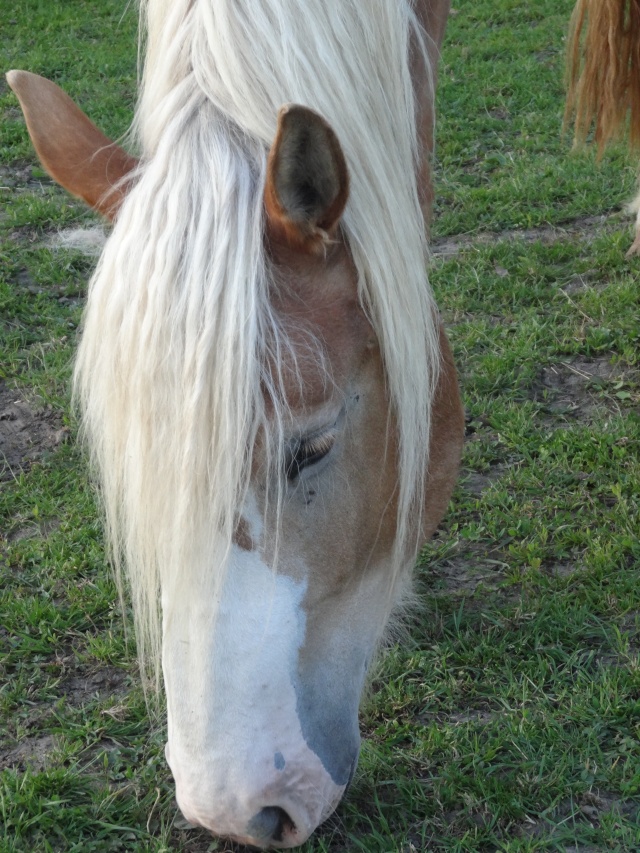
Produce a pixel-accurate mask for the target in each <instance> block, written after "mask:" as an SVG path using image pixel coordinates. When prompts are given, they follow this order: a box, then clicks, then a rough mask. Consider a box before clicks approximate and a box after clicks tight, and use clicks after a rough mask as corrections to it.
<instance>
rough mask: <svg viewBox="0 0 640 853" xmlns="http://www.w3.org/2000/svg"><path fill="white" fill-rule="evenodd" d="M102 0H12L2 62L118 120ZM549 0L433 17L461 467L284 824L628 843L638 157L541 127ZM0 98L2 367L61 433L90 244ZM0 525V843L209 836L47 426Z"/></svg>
mask: <svg viewBox="0 0 640 853" xmlns="http://www.w3.org/2000/svg"><path fill="white" fill-rule="evenodd" d="M125 5H126V4H125V2H124V0H103V2H101V3H88V2H80V0H66V2H64V3H63V2H52V0H47V2H36V0H29V2H26V0H25V2H23V3H21V4H14V7H13V10H12V11H11V12H10V15H11V17H10V19H7V20H4V21H3V27H2V32H1V34H0V58H1V63H0V64H1V65H2V68H3V69H8V68H11V67H18V68H28V69H29V70H32V71H36V72H39V73H42V74H45V75H46V76H49V77H51V78H52V79H54V80H56V81H57V82H59V83H60V84H62V85H63V86H64V87H65V88H66V89H67V90H68V91H69V92H70V94H71V95H72V96H73V97H74V98H76V99H77V100H78V101H79V102H80V103H81V104H82V106H83V107H84V109H85V110H86V111H87V112H88V113H89V114H90V115H91V116H92V117H93V118H95V120H96V121H97V122H98V123H99V124H101V125H102V126H103V127H104V129H105V130H106V132H107V133H109V134H111V135H113V136H118V135H120V134H122V133H123V132H124V131H125V130H126V127H127V123H128V121H129V117H130V110H131V104H132V102H133V97H134V89H135V63H136V55H135V53H136V34H135V25H136V19H135V12H134V10H133V9H131V8H129V9H127V10H125ZM571 7H572V2H571V0H554V2H552V1H551V0H541V1H540V2H538V3H535V4H531V3H526V2H524V0H492V2H488V0H460V2H457V3H455V8H456V14H455V15H454V16H452V18H451V20H450V22H449V30H448V38H447V43H446V47H445V50H444V54H443V61H442V66H441V73H440V82H439V96H438V97H439V102H438V107H439V125H438V152H437V164H436V179H437V199H436V210H435V220H434V237H435V246H436V249H438V246H440V245H442V244H443V243H444V242H448V243H449V244H450V245H451V244H454V248H455V249H456V252H455V253H454V254H449V255H438V254H437V253H436V256H435V258H434V261H433V265H432V281H433V284H434V287H435V289H436V292H437V296H438V301H439V304H440V306H441V308H442V311H443V314H444V317H445V319H446V322H447V325H448V328H449V330H450V336H451V339H452V342H453V345H454V349H455V353H456V358H457V363H458V366H459V370H460V375H461V379H462V383H463V388H464V396H465V404H466V407H467V412H468V423H467V433H468V437H467V447H466V453H465V462H464V471H463V473H462V476H461V480H460V484H459V486H458V487H457V490H456V493H455V496H454V501H453V503H452V507H451V510H450V512H449V514H448V516H447V518H446V521H445V523H444V525H443V526H442V528H441V529H440V531H439V532H438V534H437V536H436V537H435V539H434V540H433V541H432V542H431V543H429V544H428V545H427V546H425V548H424V551H423V554H422V558H421V563H420V572H419V576H420V585H421V590H422V592H423V594H424V607H423V610H422V612H420V613H418V614H416V615H415V616H414V617H413V618H412V624H411V638H410V642H409V643H407V644H405V645H403V646H396V647H393V648H392V649H391V650H390V652H389V654H388V655H387V657H386V659H385V660H384V661H383V662H382V664H381V665H380V671H379V675H378V677H377V678H375V679H374V682H373V684H372V687H371V690H370V693H369V695H368V697H367V699H366V701H365V703H364V707H363V713H362V728H363V733H364V735H365V738H366V740H365V742H364V746H363V750H362V756H361V761H360V769H359V771H358V774H357V777H356V780H355V782H354V785H353V787H352V790H351V792H350V794H349V797H348V799H347V801H346V802H345V803H344V804H342V805H341V807H340V809H339V812H338V814H337V815H336V816H334V817H333V818H332V819H331V820H330V821H329V823H328V824H327V825H326V826H325V827H323V828H322V829H321V830H319V831H318V833H316V835H315V836H314V839H313V840H312V842H310V843H309V844H307V845H305V847H303V848H302V849H303V850H306V851H309V853H310V851H312V850H313V851H326V853H338V851H349V853H351V851H365V853H395V851H402V853H410V851H426V850H428V851H469V853H475V851H518V852H519V853H520V851H565V850H575V851H580V853H588V851H599V850H603V851H604V850H608V851H609V850H614V851H633V850H636V849H638V848H639V846H640V841H639V839H640V665H639V664H640V657H639V649H640V611H639V607H638V602H639V599H640V593H639V592H638V590H639V589H640V571H639V565H640V544H639V541H638V540H639V537H638V531H639V530H640V517H639V516H640V510H639V506H638V504H639V499H638V482H639V479H640V452H639V438H640V380H639V376H640V373H639V368H638V351H639V344H640V331H639V329H640V325H639V323H638V316H639V308H640V306H639V298H638V287H637V273H638V261H637V260H631V261H627V260H625V258H624V252H625V250H626V248H627V247H628V245H629V243H630V231H629V227H628V225H627V222H626V220H625V219H624V218H623V217H622V216H621V215H620V214H619V213H618V211H619V210H620V207H621V204H622V203H623V202H624V201H626V200H627V198H628V197H630V195H631V194H632V191H633V185H634V173H635V164H634V162H633V161H632V160H630V159H629V158H628V157H627V154H626V152H625V150H624V149H623V148H622V147H620V148H617V149H616V150H615V151H613V152H611V153H609V154H607V155H606V156H605V158H604V159H603V160H602V162H601V163H597V162H596V161H595V158H594V156H593V155H592V154H588V153H587V154H574V153H571V152H570V141H569V140H568V139H565V138H563V137H562V136H561V135H560V129H561V122H562V112H563V100H562V98H563V92H562V64H563V60H562V51H563V47H564V41H563V38H564V32H565V29H566V24H567V21H568V17H569V13H570V10H571ZM5 17H6V16H5ZM0 121H1V122H2V124H1V127H2V134H1V136H0V186H1V187H3V189H0V194H1V198H2V201H3V202H5V204H3V206H2V212H1V213H0V383H1V382H2V381H4V382H5V383H6V385H5V387H7V385H8V386H9V387H11V388H13V389H15V393H16V396H22V397H23V398H26V399H27V401H28V402H29V403H30V404H31V406H32V408H34V409H37V408H38V407H39V406H45V405H49V406H50V407H51V409H50V410H45V411H48V414H47V417H48V418H49V419H50V420H51V422H52V423H54V425H55V427H56V428H64V427H67V428H69V429H70V431H71V434H72V438H73V432H74V424H73V420H72V418H71V417H70V414H69V403H68V387H69V376H70V366H71V362H72V357H73V349H74V344H75V335H76V328H77V326H78V323H79V321H80V314H81V308H82V296H83V294H84V289H85V283H86V280H87V278H88V275H89V272H90V266H91V265H90V264H89V263H88V262H87V261H86V259H84V258H82V257H80V256H79V255H77V254H75V253H68V252H67V253H63V252H60V251H58V252H53V251H51V250H50V249H48V248H46V245H45V243H46V237H47V235H48V234H49V233H50V232H51V231H52V230H55V229H56V228H61V227H67V226H69V225H74V224H78V223H80V224H82V223H85V222H86V221H87V220H88V219H89V214H87V213H86V212H85V211H84V209H83V208H82V206H81V205H80V204H79V203H76V202H75V201H73V200H71V199H69V198H68V197H67V196H66V195H65V194H64V193H63V192H62V191H61V190H59V189H57V188H56V187H54V186H52V185H51V183H50V182H49V181H48V179H46V177H45V176H44V175H43V173H42V171H41V170H40V169H39V167H38V166H37V165H36V163H35V160H34V157H33V154H32V151H31V147H30V145H29V142H28V139H27V135H26V132H25V130H24V125H23V122H22V119H21V117H20V113H19V111H18V108H17V105H16V102H15V99H14V98H13V96H12V95H11V94H10V93H9V92H8V90H7V88H6V87H4V86H3V87H0ZM605 215H606V218H605ZM522 228H527V229H532V228H537V229H540V230H539V231H538V232H537V237H536V234H529V235H528V236H527V238H526V239H524V238H519V237H518V236H517V235H514V234H513V233H511V232H513V231H514V230H517V229H522ZM504 231H508V232H509V234H508V235H506V236H505V237H503V238H502V239H500V234H501V232H504ZM487 232H488V233H490V234H495V235H497V238H498V239H494V238H493V237H492V238H491V239H485V238H484V237H483V235H484V234H486V233H487ZM461 235H464V240H463V239H462V238H461ZM0 387H1V386H0ZM0 531H2V537H3V538H2V539H0V851H2V853H5V851H6V853H14V851H15V853H26V851H29V853H31V851H65V853H67V851H83V853H84V851H112V850H113V851H124V850H127V851H140V852H141V851H150V852H151V851H153V853H160V851H167V850H181V851H204V850H212V851H215V850H217V851H222V850H225V849H231V847H230V846H229V847H227V846H225V844H224V843H222V842H218V841H215V840H212V839H210V838H209V837H208V836H206V835H205V834H203V833H198V832H194V831H189V830H187V829H185V828H184V827H183V825H181V823H180V820H179V818H178V817H177V814H176V808H175V804H174V801H173V793H172V783H171V778H170V775H169V773H168V770H167V768H166V764H165V762H164V757H163V753H162V750H163V743H164V739H163V730H162V723H161V721H157V720H152V721H149V718H148V716H147V714H146V710H145V707H144V702H143V699H142V696H141V691H140V688H139V683H138V679H137V673H136V667H135V661H134V650H133V649H132V643H131V642H130V640H129V641H127V639H126V638H125V636H124V633H123V628H122V624H123V620H122V614H121V613H120V609H119V605H118V601H117V595H116V593H115V589H114V586H113V583H112V580H111V578H110V575H109V571H108V569H107V568H106V566H105V561H104V553H103V543H102V534H101V529H100V524H99V522H98V521H97V519H96V511H95V506H94V502H93V497H92V492H91V489H90V486H89V484H88V481H87V477H86V472H85V468H84V465H83V463H82V460H81V459H80V457H79V453H78V451H77V450H76V448H75V445H74V443H73V441H70V442H66V443H65V442H62V443H59V444H57V445H56V446H53V447H51V448H49V449H48V450H47V451H46V452H45V453H43V454H42V455H41V456H40V457H39V458H38V459H37V460H36V461H35V462H34V464H33V465H32V466H31V468H30V469H29V470H28V471H27V472H23V473H16V476H15V478H13V479H11V480H10V481H6V482H3V483H1V484H0Z"/></svg>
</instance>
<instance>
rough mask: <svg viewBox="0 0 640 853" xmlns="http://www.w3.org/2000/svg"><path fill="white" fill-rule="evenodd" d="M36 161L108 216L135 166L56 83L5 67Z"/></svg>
mask: <svg viewBox="0 0 640 853" xmlns="http://www.w3.org/2000/svg"><path fill="white" fill-rule="evenodd" d="M7 82H8V83H9V85H10V86H11V88H12V89H13V91H14V92H15V94H16V95H17V97H18V100H19V101H20V106H21V107H22V112H23V113H24V117H25V119H26V122H27V129H28V131H29V136H30V137H31V141H32V142H33V145H34V148H35V149H36V153H37V154H38V157H39V158H40V162H41V163H42V165H43V166H44V168H45V169H46V170H47V172H48V173H49V174H50V175H51V177H52V178H53V179H54V181H57V182H58V183H59V184H60V185H61V186H62V187H64V188H65V189H66V190H68V191H69V192H70V193H72V194H73V195H76V196H79V197H80V198H82V199H84V200H85V201H86V202H87V204H89V205H90V206H91V207H93V208H95V210H97V211H99V212H100V213H102V214H103V215H104V216H106V217H107V218H108V219H113V218H114V217H115V215H116V213H117V212H118V209H119V207H120V205H121V204H122V201H123V199H124V197H125V195H126V191H127V189H128V185H127V181H126V178H127V175H129V174H131V173H132V172H133V170H134V169H135V168H136V166H137V162H138V161H137V160H136V159H135V158H134V157H131V156H130V155H129V154H127V152H126V151H124V150H123V149H122V148H120V146H119V145H116V144H115V142H112V141H111V140H110V139H109V138H108V137H106V136H105V135H104V133H102V132H101V131H100V130H98V128H97V127H96V126H95V125H94V124H93V122H91V121H90V120H89V119H88V118H87V117H86V115H85V114H84V113H83V112H82V110H81V109H79V107H77V106H76V105H75V104H74V102H73V101H72V100H71V98H70V97H69V96H68V95H67V94H66V93H65V92H63V91H62V89H61V88H60V87H59V86H56V84H55V83H52V82H51V80H46V79H45V78H44V77H40V76H39V75H38V74H31V73H30V72H29V71H9V72H8V74H7Z"/></svg>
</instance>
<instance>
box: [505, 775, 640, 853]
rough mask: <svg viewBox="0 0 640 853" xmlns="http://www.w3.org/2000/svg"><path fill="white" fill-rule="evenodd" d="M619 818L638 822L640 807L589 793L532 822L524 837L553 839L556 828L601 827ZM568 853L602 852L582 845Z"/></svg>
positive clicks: (631, 801)
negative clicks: (572, 825)
mask: <svg viewBox="0 0 640 853" xmlns="http://www.w3.org/2000/svg"><path fill="white" fill-rule="evenodd" d="M612 815H613V816H616V815H619V816H620V817H625V818H627V819H630V820H634V821H635V820H637V818H638V816H640V803H639V802H638V801H637V800H635V799H627V800H624V799H621V798H620V797H616V796H615V795H614V794H610V793H608V792H607V791H595V790H594V791H587V792H586V793H584V794H582V795H581V796H579V797H578V798H577V799H576V800H565V801H564V802H562V803H560V804H559V805H558V806H557V807H556V808H555V809H554V810H553V812H552V813H551V814H549V815H548V817H547V816H546V815H545V816H544V817H540V818H537V819H534V818H531V817H530V818H529V819H528V822H527V824H526V825H524V826H523V827H522V828H521V830H520V834H521V835H522V836H524V837H528V838H532V837H533V838H544V839H547V838H548V839H549V840H552V839H553V835H554V830H555V828H556V826H559V825H561V824H564V823H566V822H567V821H569V820H571V821H573V822H575V823H583V824H585V823H586V824H590V825H591V826H593V827H598V826H600V824H601V822H602V820H603V818H609V817H610V816H612ZM564 849H565V850H566V851H567V853H570V851H571V853H591V851H594V853H595V851H596V850H598V851H599V850H600V849H601V848H599V847H591V846H589V845H585V846H583V845H581V846H580V847H566V848H564Z"/></svg>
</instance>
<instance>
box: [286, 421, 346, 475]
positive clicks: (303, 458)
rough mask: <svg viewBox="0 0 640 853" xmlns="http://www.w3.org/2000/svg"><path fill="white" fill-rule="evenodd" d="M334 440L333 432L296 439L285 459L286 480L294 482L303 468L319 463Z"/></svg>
mask: <svg viewBox="0 0 640 853" xmlns="http://www.w3.org/2000/svg"><path fill="white" fill-rule="evenodd" d="M335 438H336V437H335V434H334V433H333V432H327V433H323V434H322V435H317V436H313V437H311V438H301V439H298V440H297V441H296V443H295V444H294V446H293V447H292V448H291V450H290V451H289V452H288V453H287V456H286V459H285V471H286V474H287V479H289V480H295V479H296V477H297V476H298V475H299V474H300V472H301V471H302V470H303V469H304V468H306V467H307V466H308V465H310V464H313V463H315V462H319V461H320V459H322V458H323V457H324V456H326V455H327V453H328V452H329V451H330V450H331V448H332V447H333V445H334V442H335Z"/></svg>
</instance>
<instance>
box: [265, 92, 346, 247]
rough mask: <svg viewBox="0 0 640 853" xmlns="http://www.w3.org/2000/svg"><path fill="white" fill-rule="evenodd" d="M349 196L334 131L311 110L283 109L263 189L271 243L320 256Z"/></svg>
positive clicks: (294, 107)
mask: <svg viewBox="0 0 640 853" xmlns="http://www.w3.org/2000/svg"><path fill="white" fill-rule="evenodd" d="M348 195H349V174H348V172H347V163H346V160H345V157H344V154H343V152H342V148H341V147H340V143H339V142H338V137H337V136H336V135H335V133H334V132H333V130H332V128H331V127H330V126H329V125H328V124H327V122H326V121H325V120H324V119H323V118H322V116H320V115H318V113H315V112H313V110H310V109H308V108H307V107H302V106H299V105H297V104H289V105H288V106H285V107H283V108H282V109H281V110H280V113H279V114H278V130H277V133H276V138H275V140H274V143H273V145H272V147H271V151H270V153H269V161H268V165H267V180H266V185H265V189H264V205H265V212H266V222H267V237H268V239H269V240H271V241H274V242H276V243H284V244H285V245H287V246H289V247H290V248H292V249H296V250H298V251H302V252H306V253H310V254H317V253H320V252H322V251H323V248H324V246H325V244H326V243H329V242H331V241H332V240H333V238H334V237H335V234H336V231H337V230H338V224H339V222H340V217H341V216H342V213H343V211H344V207H345V205H346V203H347V197H348Z"/></svg>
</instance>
